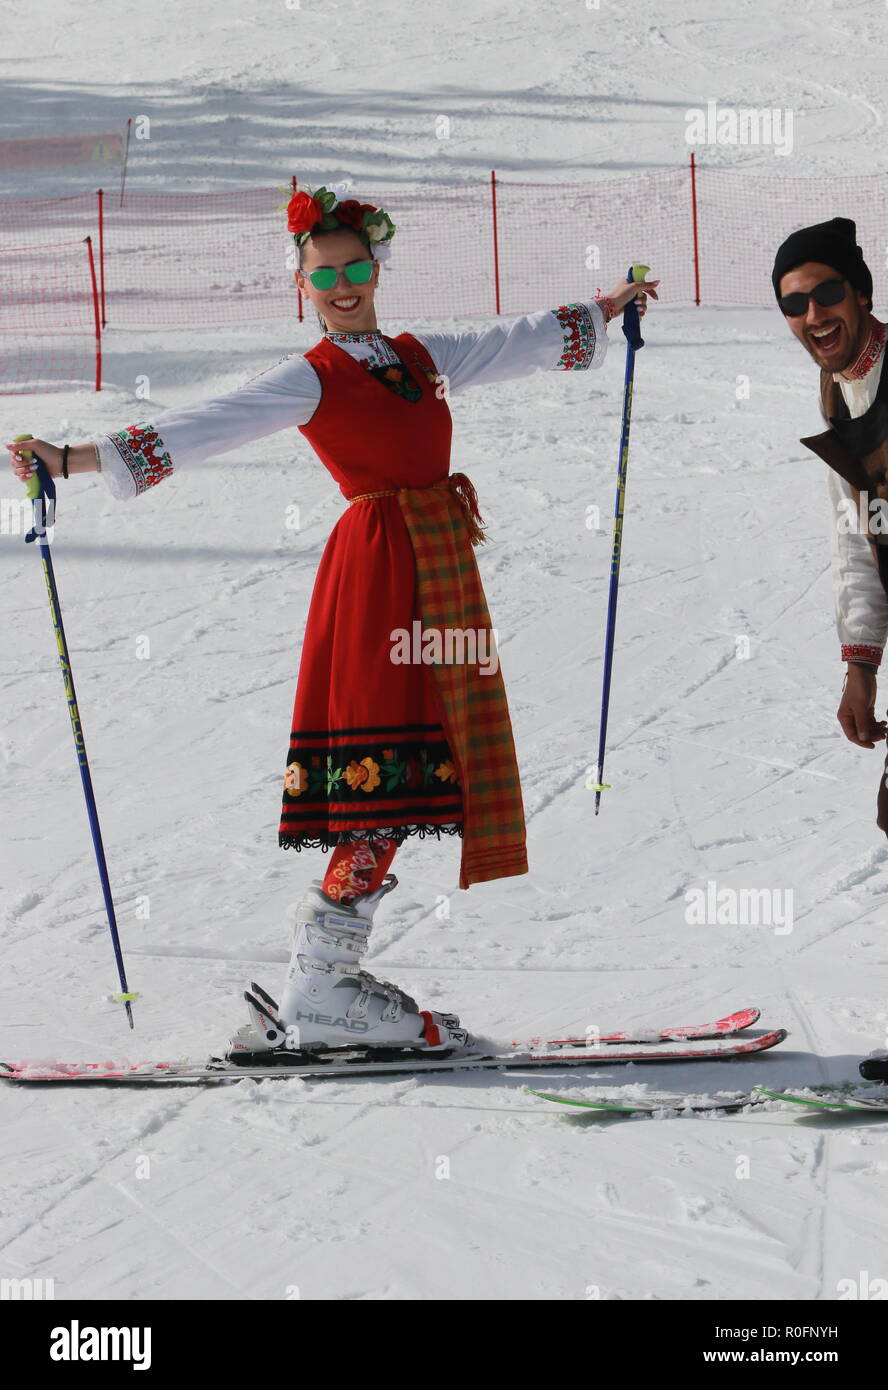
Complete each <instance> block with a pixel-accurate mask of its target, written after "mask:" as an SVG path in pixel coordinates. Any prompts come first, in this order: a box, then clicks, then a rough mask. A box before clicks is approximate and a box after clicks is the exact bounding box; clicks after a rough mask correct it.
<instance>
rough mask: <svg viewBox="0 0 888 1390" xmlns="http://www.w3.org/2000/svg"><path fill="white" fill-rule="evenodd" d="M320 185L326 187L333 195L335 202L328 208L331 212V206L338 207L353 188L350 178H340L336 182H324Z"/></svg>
mask: <svg viewBox="0 0 888 1390" xmlns="http://www.w3.org/2000/svg"><path fill="white" fill-rule="evenodd" d="M321 187H322V188H326V190H327V192H328V193H332V194H333V197H334V198H335V199H336V202H335V203H334V204H333V207H331V209H330V211H331V212H332V211H333V208H335V207H338V205H339V204H340V203H346V202H348V200H349V198H350V197H351V196H352V192H353V190H354V183H353V182H352V180H351V179H340V180H339V182H338V183H324V184H321Z"/></svg>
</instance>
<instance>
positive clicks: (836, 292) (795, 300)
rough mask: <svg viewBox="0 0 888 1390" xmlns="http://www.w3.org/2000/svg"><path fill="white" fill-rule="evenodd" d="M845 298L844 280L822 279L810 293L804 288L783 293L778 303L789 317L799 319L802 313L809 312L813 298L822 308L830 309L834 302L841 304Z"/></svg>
mask: <svg viewBox="0 0 888 1390" xmlns="http://www.w3.org/2000/svg"><path fill="white" fill-rule="evenodd" d="M844 298H845V281H844V280H821V282H820V284H819V285H815V286H814V288H813V290H811V291H810V292H809V293H808V294H805V293H804V291H802V290H796V291H795V292H794V293H793V294H785V295H783V296H782V298H781V299H779V300H778V303H779V305H780V308H781V309H782V310H783V312H784V314H785V315H786V317H787V318H790V319H797V318H799V317H800V316H801V315H802V314H807V312H808V301H809V300H810V299H813V300H814V303H815V304H819V305H820V307H821V308H822V309H828V308H829V307H830V305H832V304H841V302H842V300H843V299H844Z"/></svg>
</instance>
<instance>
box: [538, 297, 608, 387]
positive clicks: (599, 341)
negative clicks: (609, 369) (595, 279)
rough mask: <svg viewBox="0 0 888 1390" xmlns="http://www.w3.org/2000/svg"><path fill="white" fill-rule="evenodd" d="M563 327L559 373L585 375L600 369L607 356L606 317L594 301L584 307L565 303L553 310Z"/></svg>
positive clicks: (558, 364)
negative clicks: (593, 368)
mask: <svg viewBox="0 0 888 1390" xmlns="http://www.w3.org/2000/svg"><path fill="white" fill-rule="evenodd" d="M551 312H552V313H553V314H554V315H555V318H556V320H557V322H558V324H559V326H560V328H561V340H562V341H561V356H560V357H559V358H558V361H557V362H556V363H555V364H554V367H555V370H556V371H562V372H582V371H586V370H588V368H589V367H600V366H601V363H602V362H603V361H604V358H605V355H606V353H607V334H606V333H605V317H604V312H603V310H602V307H601V305H600V304H599V303H598V302H597V301H596V300H594V299H592V300H587V301H586V302H585V303H581V304H561V305H559V307H558V308H557V309H553V310H552V311H551Z"/></svg>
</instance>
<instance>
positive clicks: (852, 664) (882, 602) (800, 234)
mask: <svg viewBox="0 0 888 1390" xmlns="http://www.w3.org/2000/svg"><path fill="white" fill-rule="evenodd" d="M771 278H772V282H773V285H774V293H775V295H776V296H777V302H778V304H779V305H780V308H781V309H782V311H783V313H784V315H785V316H786V321H787V323H788V324H789V326H790V329H791V330H792V332H793V333H794V334H795V336H796V337H797V338H798V340H799V342H800V343H801V344H802V345H803V347H805V348H806V349H807V350H808V352H809V353H810V354H811V356H812V357H813V359H814V361H815V362H816V363H817V365H818V366H819V368H820V407H821V413H822V415H823V418H824V420H825V421H826V422H827V424H828V425H829V429H827V430H825V431H824V432H823V433H822V434H818V435H812V436H811V437H810V438H807V439H803V440H802V441H801V442H802V443H803V444H805V445H806V446H807V447H808V448H809V449H812V450H813V451H814V453H815V454H818V455H819V457H820V458H822V459H823V460H824V461H825V462H826V463H827V464H828V465H829V468H828V478H829V493H830V501H831V503H832V512H833V527H832V535H833V579H834V585H835V599H836V621H837V626H838V630H839V641H840V643H841V647H842V660H843V661H844V662H846V663H847V673H846V676H845V682H844V686H843V690H842V698H841V703H840V705H839V711H838V719H839V723H840V724H841V726H842V728H843V730H844V732H845V735H846V737H847V738H849V739H850V740H851V742H852V743H856V744H857V745H858V747H860V748H876V747H879V746H881V744H882V742H883V740H884V739H885V734H886V724H885V721H884V720H882V721H879V720H877V719H876V712H875V706H876V672H877V671H878V669H879V663H880V662H881V660H882V652H883V650H884V648H885V645H886V642H888V372H885V371H883V370H882V366H883V361H884V357H885V340H886V327H885V325H884V324H883V323H880V322H879V321H878V319H876V318H874V316H873V313H872V307H873V300H872V294H873V277H872V275H871V274H870V272H869V268H868V266H867V264H866V262H865V260H864V259H863V253H862V251H861V249H860V247H859V246H858V245H857V228H856V227H855V224H854V223H853V222H852V221H851V220H850V219H849V218H847V217H834V218H833V219H832V220H831V221H829V222H818V223H817V224H816V225H815V226H813V227H803V228H801V230H800V231H797V232H793V233H792V234H791V236H788V237H787V239H786V241H784V243H783V245H782V246H781V247H780V249H779V251H778V252H777V256H776V258H775V261H774V270H773V274H772V277H771ZM886 777H888V760H886V764H885V771H884V773H883V774H882V775H881V776H880V781H879V793H878V811H877V823H878V825H879V827H880V829H881V830H883V831H884V832H885V833H886V834H888V784H886ZM860 1070H861V1072H862V1074H863V1075H864V1076H866V1077H868V1078H871V1079H873V1080H876V1079H878V1080H888V1057H870V1058H867V1060H866V1061H865V1062H862V1063H861V1065H860Z"/></svg>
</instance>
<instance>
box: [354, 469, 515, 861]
mask: <svg viewBox="0 0 888 1390" xmlns="http://www.w3.org/2000/svg"><path fill="white" fill-rule="evenodd" d="M392 495H395V496H397V498H398V501H399V504H400V507H401V512H402V514H403V517H404V521H405V524H406V526H407V530H408V532H409V535H410V540H411V544H412V546H413V553H414V556H415V559H416V585H417V602H418V610H419V618H420V620H421V622H422V628H423V633H424V634H427V633H428V632H429V630H432V631H433V632H436V633H437V634H439V641H440V643H441V651H442V653H443V655H442V659H441V660H440V661H438V660H436V661H433V662H432V663H431V664H432V666H433V670H434V675H435V681H436V685H437V688H438V691H439V694H440V697H441V703H442V706H443V710H444V725H445V729H446V733H447V739H448V742H449V744H450V750H451V752H452V754H453V759H454V763H455V764H456V768H457V772H458V774H459V778H460V782H461V785H462V798H463V839H462V858H461V861H460V878H459V886H460V888H468V887H469V885H470V884H472V883H481V882H485V881H486V880H489V879H495V878H506V877H508V876H510V875H512V874H524V873H527V850H526V831H525V825H524V806H523V803H522V799H521V782H520V778H519V774H518V763H517V759H516V757H515V745H514V741H513V737H512V725H511V721H510V719H509V707H508V704H507V701H506V691H505V686H504V684H503V678H502V675H501V674H500V670H499V660H498V656H497V653H496V644H495V641H494V636H493V631H492V628H491V624H490V613H489V612H488V608H487V600H486V598H485V594H484V589H483V587H482V584H481V576H480V574H479V572H478V565H477V563H476V561H475V554H474V550H473V546H474V545H477V544H479V543H480V542H481V541H483V540H484V539H485V535H484V532H483V529H482V524H483V523H482V519H481V517H480V516H479V514H478V499H477V494H476V492H475V489H474V487H473V486H472V483H471V482H470V480H469V479H468V478H467V477H466V475H465V474H464V473H452V474H450V476H449V477H447V478H442V479H441V481H440V482H438V483H434V484H432V486H431V487H422V488H386V489H382V490H380V491H379V492H370V493H361V494H360V496H358V497H351V498H349V502H360V501H364V500H366V499H368V498H371V497H387V496H392ZM448 634H449V636H448ZM473 644H474V645H473ZM424 649H425V648H424Z"/></svg>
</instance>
